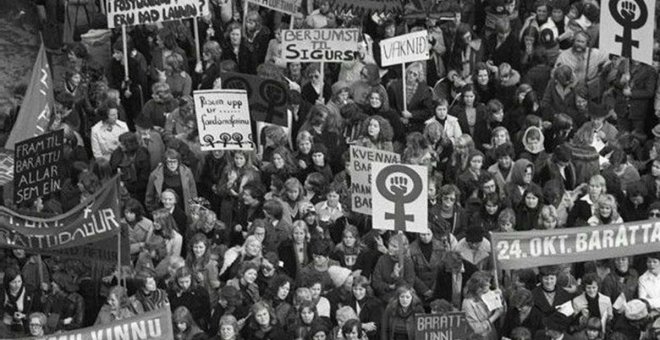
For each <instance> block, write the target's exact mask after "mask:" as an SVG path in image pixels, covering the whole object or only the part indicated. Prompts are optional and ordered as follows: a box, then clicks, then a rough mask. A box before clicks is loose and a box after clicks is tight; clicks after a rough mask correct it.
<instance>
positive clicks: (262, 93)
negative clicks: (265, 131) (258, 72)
mask: <svg viewBox="0 0 660 340" xmlns="http://www.w3.org/2000/svg"><path fill="white" fill-rule="evenodd" d="M220 79H222V88H223V89H235V90H245V91H246V92H247V96H248V102H249V104H250V114H251V118H252V120H254V121H258V122H267V123H272V124H277V125H282V126H287V103H288V101H289V87H288V85H287V84H285V83H284V82H281V81H278V80H274V79H266V78H261V77H257V76H253V75H249V74H243V73H233V72H223V73H221V74H220Z"/></svg>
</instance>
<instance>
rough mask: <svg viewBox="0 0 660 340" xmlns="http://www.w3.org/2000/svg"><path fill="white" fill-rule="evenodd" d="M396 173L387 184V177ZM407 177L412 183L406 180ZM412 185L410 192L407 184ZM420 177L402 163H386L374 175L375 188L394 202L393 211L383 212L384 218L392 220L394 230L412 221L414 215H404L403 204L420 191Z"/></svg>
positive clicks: (419, 193)
mask: <svg viewBox="0 0 660 340" xmlns="http://www.w3.org/2000/svg"><path fill="white" fill-rule="evenodd" d="M392 174H396V175H395V176H394V177H393V178H392V179H391V181H390V185H389V186H388V185H387V178H388V177H389V176H390V175H392ZM408 179H410V181H411V182H412V183H409V182H408ZM409 185H412V188H411V189H410V192H409V193H408V194H406V192H407V191H408V186H409ZM422 186H423V183H422V178H421V177H420V176H419V174H418V173H417V172H416V171H415V170H413V169H411V168H409V167H407V166H404V165H400V164H392V165H388V166H386V167H385V168H383V170H381V171H380V172H379V173H378V176H376V189H378V192H379V193H380V194H381V195H383V197H384V198H385V199H387V200H389V201H391V202H392V203H394V213H393V214H392V213H385V219H386V220H394V230H403V231H405V230H406V221H410V222H414V221H415V215H410V214H409V215H406V211H405V205H406V204H407V203H411V202H413V201H414V200H416V199H417V197H419V195H421V193H422Z"/></svg>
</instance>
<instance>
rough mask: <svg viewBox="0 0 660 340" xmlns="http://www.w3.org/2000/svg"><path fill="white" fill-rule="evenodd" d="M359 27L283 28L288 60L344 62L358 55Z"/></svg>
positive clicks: (285, 54)
mask: <svg viewBox="0 0 660 340" xmlns="http://www.w3.org/2000/svg"><path fill="white" fill-rule="evenodd" d="M359 37H360V30H359V29H357V28H338V29H300V30H282V51H283V56H282V57H283V58H284V59H286V61H289V62H291V61H298V62H321V61H322V62H329V63H332V62H343V61H351V60H355V59H356V58H357V56H358V53H359V52H358V39H359Z"/></svg>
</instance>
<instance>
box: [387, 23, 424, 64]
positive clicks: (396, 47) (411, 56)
mask: <svg viewBox="0 0 660 340" xmlns="http://www.w3.org/2000/svg"><path fill="white" fill-rule="evenodd" d="M380 59H381V64H382V66H383V67H385V66H390V65H397V64H403V63H411V62H413V61H420V60H428V59H429V40H428V31H426V30H423V31H417V32H413V33H408V34H404V35H399V36H396V37H394V38H390V39H385V40H383V41H381V42H380Z"/></svg>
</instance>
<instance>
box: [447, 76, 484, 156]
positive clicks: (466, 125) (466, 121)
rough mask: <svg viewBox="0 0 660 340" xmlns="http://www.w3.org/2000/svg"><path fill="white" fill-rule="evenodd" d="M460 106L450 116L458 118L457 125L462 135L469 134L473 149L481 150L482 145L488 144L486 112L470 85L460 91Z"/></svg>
mask: <svg viewBox="0 0 660 340" xmlns="http://www.w3.org/2000/svg"><path fill="white" fill-rule="evenodd" d="M461 100H462V103H460V105H457V106H454V107H453V108H452V110H451V113H450V114H451V115H452V116H454V117H456V118H458V125H460V127H461V131H463V133H467V134H470V136H472V139H473V140H474V144H475V147H476V148H477V149H480V150H483V145H484V144H487V143H489V142H490V140H489V137H490V133H489V132H488V110H487V108H486V105H484V104H482V103H480V102H479V98H477V92H476V91H475V89H474V87H473V86H472V85H466V86H464V87H463V89H462V91H461Z"/></svg>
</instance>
